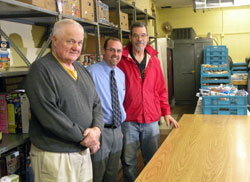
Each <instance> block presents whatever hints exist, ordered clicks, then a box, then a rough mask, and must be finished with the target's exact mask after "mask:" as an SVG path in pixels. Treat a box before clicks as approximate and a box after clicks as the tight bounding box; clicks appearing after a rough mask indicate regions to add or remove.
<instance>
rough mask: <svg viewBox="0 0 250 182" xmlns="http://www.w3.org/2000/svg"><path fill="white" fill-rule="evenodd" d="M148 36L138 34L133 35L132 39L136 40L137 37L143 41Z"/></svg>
mask: <svg viewBox="0 0 250 182" xmlns="http://www.w3.org/2000/svg"><path fill="white" fill-rule="evenodd" d="M147 36H148V35H147V34H145V33H144V34H141V35H138V34H133V35H132V37H133V38H135V39H138V38H139V37H140V38H142V39H145V38H146V37H147Z"/></svg>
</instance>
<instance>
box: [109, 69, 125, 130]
mask: <svg viewBox="0 0 250 182" xmlns="http://www.w3.org/2000/svg"><path fill="white" fill-rule="evenodd" d="M110 81H111V82H110V86H111V87H110V88H111V100H112V109H113V124H114V125H115V126H117V127H118V126H120V125H121V120H122V117H121V110H120V104H119V99H118V91H117V84H116V80H115V72H114V70H111V72H110Z"/></svg>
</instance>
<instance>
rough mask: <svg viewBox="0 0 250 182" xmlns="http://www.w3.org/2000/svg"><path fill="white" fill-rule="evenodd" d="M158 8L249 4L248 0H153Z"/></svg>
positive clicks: (201, 7)
mask: <svg viewBox="0 0 250 182" xmlns="http://www.w3.org/2000/svg"><path fill="white" fill-rule="evenodd" d="M153 2H155V4H156V7H158V8H186V7H193V5H194V4H195V9H205V8H218V7H230V6H244V5H250V0H153Z"/></svg>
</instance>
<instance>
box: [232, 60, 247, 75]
mask: <svg viewBox="0 0 250 182" xmlns="http://www.w3.org/2000/svg"><path fill="white" fill-rule="evenodd" d="M231 70H232V74H243V73H247V63H244V62H243V63H233V65H232V69H231Z"/></svg>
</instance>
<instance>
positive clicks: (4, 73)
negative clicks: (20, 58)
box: [0, 67, 29, 78]
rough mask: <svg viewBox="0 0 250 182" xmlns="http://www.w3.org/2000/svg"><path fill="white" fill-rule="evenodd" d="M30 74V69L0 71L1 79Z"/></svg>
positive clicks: (16, 68)
mask: <svg viewBox="0 0 250 182" xmlns="http://www.w3.org/2000/svg"><path fill="white" fill-rule="evenodd" d="M28 72H29V68H28V67H11V68H10V69H9V70H8V71H0V78H1V77H10V76H20V75H27V74H28Z"/></svg>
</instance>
